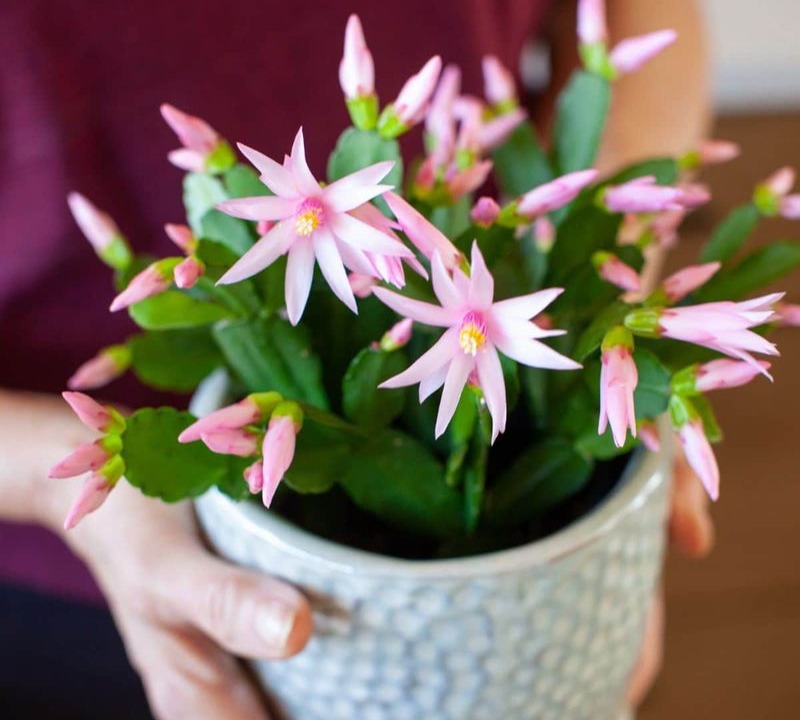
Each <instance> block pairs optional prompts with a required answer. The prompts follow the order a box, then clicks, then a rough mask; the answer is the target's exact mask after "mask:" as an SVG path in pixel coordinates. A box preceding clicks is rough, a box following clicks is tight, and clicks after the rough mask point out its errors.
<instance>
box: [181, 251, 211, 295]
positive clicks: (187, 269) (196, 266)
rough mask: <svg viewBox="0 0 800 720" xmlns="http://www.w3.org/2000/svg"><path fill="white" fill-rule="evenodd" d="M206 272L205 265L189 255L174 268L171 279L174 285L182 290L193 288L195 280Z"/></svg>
mask: <svg viewBox="0 0 800 720" xmlns="http://www.w3.org/2000/svg"><path fill="white" fill-rule="evenodd" d="M205 271H206V267H205V265H203V263H202V262H200V261H199V260H198V259H197V258H196V257H195V256H194V255H190V256H189V257H187V258H186V259H185V260H183V261H182V262H181V263H180V264H178V265H176V266H175V270H174V271H173V277H174V278H175V284H176V285H177V286H178V287H179V288H181V289H182V290H186V289H188V288H191V287H194V285H195V283H196V282H197V280H198V279H199V278H200V277H201V276H202V275H203V273H204V272H205Z"/></svg>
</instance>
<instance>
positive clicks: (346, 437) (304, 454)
mask: <svg viewBox="0 0 800 720" xmlns="http://www.w3.org/2000/svg"><path fill="white" fill-rule="evenodd" d="M323 417H324V416H322V415H321V414H307V415H306V418H305V421H304V422H303V429H302V430H301V431H300V434H299V435H298V436H297V447H296V448H295V455H294V460H293V461H292V466H291V467H290V468H289V470H288V472H287V473H286V478H285V480H284V482H285V483H286V485H287V486H288V487H290V488H291V489H292V490H294V491H295V492H298V493H302V494H318V493H324V492H327V491H328V490H330V489H331V487H333V485H334V484H335V483H336V482H338V481H339V479H340V478H341V477H342V474H343V473H344V471H345V468H346V466H347V464H348V463H349V462H350V461H351V459H352V455H353V450H354V447H355V445H356V443H357V442H359V441H361V442H363V439H361V438H359V436H357V435H355V434H354V433H353V432H352V431H349V430H348V429H346V428H345V427H344V424H343V423H342V424H333V423H328V422H324V421H321V420H322V419H323Z"/></svg>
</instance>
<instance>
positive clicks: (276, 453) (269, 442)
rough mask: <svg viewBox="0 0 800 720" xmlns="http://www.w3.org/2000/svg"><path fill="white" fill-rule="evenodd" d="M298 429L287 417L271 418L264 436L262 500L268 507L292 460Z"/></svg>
mask: <svg viewBox="0 0 800 720" xmlns="http://www.w3.org/2000/svg"><path fill="white" fill-rule="evenodd" d="M297 432H298V428H297V427H296V426H295V423H294V420H292V418H291V417H289V416H287V415H279V416H273V417H272V419H271V420H270V421H269V427H268V428H267V434H266V435H265V436H264V443H263V445H262V454H263V457H264V485H263V491H262V492H263V495H262V499H263V501H264V505H265V506H266V507H269V506H270V505H271V504H272V498H273V497H275V491H276V490H277V489H278V485H279V484H280V482H281V480H283V476H284V475H285V474H286V471H287V470H288V469H289V466H290V465H291V464H292V460H293V459H294V449H295V437H296V435H297Z"/></svg>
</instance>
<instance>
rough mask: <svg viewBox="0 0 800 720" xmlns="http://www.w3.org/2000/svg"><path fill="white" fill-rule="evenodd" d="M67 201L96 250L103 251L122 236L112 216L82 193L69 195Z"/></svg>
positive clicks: (74, 216) (77, 221)
mask: <svg viewBox="0 0 800 720" xmlns="http://www.w3.org/2000/svg"><path fill="white" fill-rule="evenodd" d="M67 203H68V204H69V209H70V211H71V212H72V217H73V218H75V222H76V223H77V224H78V227H79V228H80V229H81V232H82V233H83V234H84V235H85V236H86V239H87V240H88V241H89V242H90V243H91V245H92V247H93V248H94V249H95V251H96V252H98V253H102V252H103V251H104V250H106V248H108V247H109V245H111V243H113V242H114V239H115V238H119V237H121V235H122V233H120V231H119V228H118V227H117V224H116V223H115V222H114V221H113V220H112V219H111V216H110V215H108V214H107V213H104V212H103V211H102V210H98V209H97V207H95V206H94V205H93V204H92V203H91V202H89V200H87V199H86V198H85V197H84V196H83V195H81V194H80V193H77V192H72V193H70V194H69V195H67Z"/></svg>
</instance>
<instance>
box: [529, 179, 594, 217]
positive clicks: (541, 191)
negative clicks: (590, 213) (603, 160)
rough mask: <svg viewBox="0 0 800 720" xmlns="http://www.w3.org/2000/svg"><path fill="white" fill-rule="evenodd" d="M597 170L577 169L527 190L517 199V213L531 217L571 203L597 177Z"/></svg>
mask: <svg viewBox="0 0 800 720" xmlns="http://www.w3.org/2000/svg"><path fill="white" fill-rule="evenodd" d="M597 175H598V172H597V170H578V171H577V172H572V173H568V174H567V175H562V176H561V177H559V178H556V179H555V180H551V181H550V182H548V183H545V184H544V185H539V187H536V188H534V189H533V190H529V191H528V192H527V193H525V194H524V195H523V196H522V197H521V198H520V199H519V200H518V201H517V213H518V214H519V215H521V216H522V217H525V218H528V219H531V220H532V219H533V218H535V217H538V216H539V215H544V214H545V213H549V212H552V211H553V210H558V208H560V207H563V206H564V205H567V204H568V203H571V202H572V201H573V200H574V199H575V198H576V197H578V195H579V194H580V192H581V190H583V189H584V188H586V187H588V186H589V185H591V184H592V183H593V182H594V181H595V180H596V179H597Z"/></svg>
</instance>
